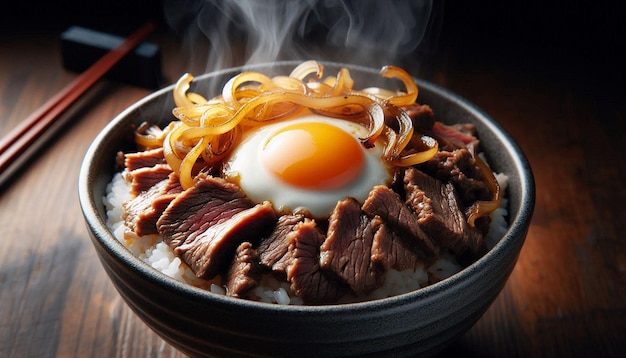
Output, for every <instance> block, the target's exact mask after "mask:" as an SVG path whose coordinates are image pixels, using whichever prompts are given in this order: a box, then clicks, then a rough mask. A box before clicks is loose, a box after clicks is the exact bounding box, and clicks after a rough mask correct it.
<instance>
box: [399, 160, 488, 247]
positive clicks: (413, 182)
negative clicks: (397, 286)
mask: <svg viewBox="0 0 626 358" xmlns="http://www.w3.org/2000/svg"><path fill="white" fill-rule="evenodd" d="M404 185H405V192H406V203H407V205H408V206H409V207H410V208H412V209H413V211H414V212H415V213H416V214H417V217H418V220H417V222H418V223H419V225H420V227H421V228H422V229H423V230H424V231H425V232H426V233H427V234H428V235H429V237H430V238H431V239H433V240H434V241H435V242H437V244H439V245H440V246H441V247H444V248H446V249H450V250H451V251H452V252H453V253H454V254H461V253H464V252H465V251H466V250H470V251H471V252H472V253H474V254H478V253H481V252H482V251H483V250H484V244H483V235H482V233H481V232H480V231H478V230H477V229H476V228H474V227H470V226H469V224H468V223H467V218H466V217H465V214H463V211H462V210H461V208H460V207H459V198H458V195H457V193H456V189H455V188H454V185H452V184H451V183H445V184H444V183H442V182H441V181H439V180H437V179H435V178H433V177H431V176H429V175H427V174H425V173H423V172H421V171H419V170H417V169H415V168H409V169H407V170H406V174H405V176H404Z"/></svg>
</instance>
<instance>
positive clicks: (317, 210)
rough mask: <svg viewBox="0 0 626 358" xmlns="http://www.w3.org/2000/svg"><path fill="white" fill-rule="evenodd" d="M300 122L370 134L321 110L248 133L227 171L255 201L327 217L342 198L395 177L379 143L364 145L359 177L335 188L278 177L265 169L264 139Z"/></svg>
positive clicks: (358, 194) (358, 134)
mask: <svg viewBox="0 0 626 358" xmlns="http://www.w3.org/2000/svg"><path fill="white" fill-rule="evenodd" d="M297 122H324V123H328V124H331V125H334V126H336V127H339V128H341V129H343V130H344V131H346V132H347V133H348V134H350V135H352V136H354V137H355V138H357V139H358V138H360V137H365V136H366V135H367V128H365V127H363V126H362V125H359V124H357V123H353V122H349V121H345V120H340V119H334V118H328V117H324V116H320V115H317V114H307V115H304V116H302V117H299V118H297V119H290V120H288V121H283V122H277V123H272V124H268V125H265V126H262V127H259V128H257V129H255V130H254V131H250V132H249V133H246V135H245V136H244V137H243V138H242V141H241V142H240V144H239V145H238V147H237V148H235V149H234V150H233V154H232V155H231V156H230V158H228V160H227V161H226V165H225V168H224V174H225V176H226V177H237V178H238V179H239V185H240V186H241V188H242V190H243V191H244V192H245V193H246V194H247V195H248V197H249V198H250V199H251V200H253V201H255V202H263V201H266V200H269V201H270V202H272V204H273V205H274V208H275V209H276V210H278V211H279V212H288V211H296V210H300V209H304V210H307V211H308V212H309V213H311V215H313V216H315V217H318V218H326V217H328V216H329V215H330V213H331V212H332V210H333V209H334V208H335V206H336V205H337V202H338V201H341V200H344V199H345V198H347V197H352V198H355V199H356V200H358V201H359V202H363V201H365V199H367V196H368V194H369V192H370V191H371V190H372V188H373V187H374V186H376V185H380V184H387V183H388V182H389V181H390V180H391V171H390V170H389V169H388V166H387V164H386V163H385V162H384V160H383V159H382V158H381V155H382V146H381V145H378V144H377V145H376V146H374V147H373V148H365V147H364V146H360V147H361V149H362V150H363V153H364V154H365V156H364V157H365V164H364V167H363V171H362V172H361V174H360V176H359V177H358V178H357V179H356V180H355V181H353V182H352V183H350V184H348V185H346V186H344V187H341V188H338V189H334V190H310V189H303V188H299V187H296V186H293V185H290V184H288V183H285V182H283V181H281V180H280V179H279V178H276V177H275V176H274V175H273V174H272V173H270V172H268V171H267V170H266V169H265V167H264V166H263V164H262V162H261V160H260V157H259V155H260V153H261V151H262V148H263V145H264V143H265V142H266V141H267V140H268V138H269V137H270V136H271V135H272V134H273V133H274V132H276V131H278V130H279V129H280V128H281V127H284V126H287V125H291V124H293V123H297ZM285 150H289V148H285Z"/></svg>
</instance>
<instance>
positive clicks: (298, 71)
mask: <svg viewBox="0 0 626 358" xmlns="http://www.w3.org/2000/svg"><path fill="white" fill-rule="evenodd" d="M311 74H315V77H317V78H318V79H319V78H322V76H323V75H324V66H323V65H322V64H321V63H319V62H317V61H313V60H310V61H305V62H302V63H301V64H299V65H298V66H296V68H294V69H293V70H292V71H291V74H289V77H292V78H295V79H298V80H300V81H304V79H305V78H307V77H308V76H310V75H311Z"/></svg>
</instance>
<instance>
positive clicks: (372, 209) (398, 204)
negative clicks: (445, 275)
mask: <svg viewBox="0 0 626 358" xmlns="http://www.w3.org/2000/svg"><path fill="white" fill-rule="evenodd" d="M362 209H363V211H365V212H366V213H367V214H368V215H369V216H370V217H374V216H376V215H378V216H380V218H381V219H382V220H383V222H385V224H387V225H388V226H389V228H390V229H391V230H393V231H396V232H397V233H398V234H400V236H401V237H402V238H403V239H404V240H406V243H407V246H408V247H410V248H411V249H413V250H415V251H416V252H418V253H421V254H422V255H423V256H424V258H433V257H435V256H436V255H437V254H438V253H439V248H438V247H437V246H436V245H435V244H434V243H433V242H432V241H431V239H430V238H429V237H428V235H426V233H424V231H423V230H422V229H421V228H420V227H419V225H418V223H417V216H416V215H415V213H413V211H411V209H409V207H407V206H406V204H405V203H404V202H403V200H402V199H401V198H400V196H399V195H398V194H397V193H396V192H394V191H393V190H391V189H390V188H388V187H386V186H382V185H378V186H375V187H374V189H372V191H371V192H370V194H369V196H368V198H367V199H366V200H365V202H364V203H363V208H362Z"/></svg>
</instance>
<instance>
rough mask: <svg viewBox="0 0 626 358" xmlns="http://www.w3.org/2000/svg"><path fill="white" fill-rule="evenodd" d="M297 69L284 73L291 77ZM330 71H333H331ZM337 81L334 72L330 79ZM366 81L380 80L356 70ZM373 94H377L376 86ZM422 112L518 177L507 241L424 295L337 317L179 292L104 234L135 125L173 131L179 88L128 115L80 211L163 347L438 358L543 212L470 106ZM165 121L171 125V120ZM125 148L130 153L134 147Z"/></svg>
mask: <svg viewBox="0 0 626 358" xmlns="http://www.w3.org/2000/svg"><path fill="white" fill-rule="evenodd" d="M294 66H295V63H285V64H282V65H277V66H276V71H277V73H282V74H284V73H288V72H289V71H290V70H291V69H292V68H293V67H294ZM328 67H331V68H332V67H333V66H332V64H329V66H328ZM240 71H241V69H233V70H231V71H224V72H222V73H217V74H210V75H205V76H200V77H198V78H197V79H196V82H194V83H198V85H197V86H198V87H195V88H196V89H195V90H196V91H197V92H200V93H216V92H214V91H213V92H210V91H211V90H210V89H209V87H212V88H214V89H217V88H220V87H221V86H222V85H223V83H224V81H225V80H226V79H227V78H229V77H230V76H232V75H233V74H235V73H238V72H240ZM327 73H329V72H327ZM351 74H352V75H353V77H354V78H355V83H357V84H358V83H365V82H361V81H359V77H361V76H365V77H367V78H370V79H371V78H372V75H375V76H377V75H378V74H377V71H376V70H370V69H362V68H354V67H352V68H351ZM368 85H369V84H368ZM418 85H419V87H420V95H419V102H421V103H426V104H428V105H430V106H431V107H432V108H433V110H434V111H435V115H436V118H437V119H439V120H442V121H444V122H447V123H452V122H458V123H467V122H470V123H474V124H475V125H476V127H477V129H478V132H479V136H480V138H481V142H482V143H483V148H484V149H485V151H486V154H487V156H488V160H489V162H490V163H491V164H492V166H493V167H495V168H496V169H497V170H498V171H501V172H505V173H506V174H507V175H509V180H510V185H509V190H508V192H507V196H508V198H509V205H510V207H509V220H510V221H511V222H512V223H513V225H512V226H511V229H510V230H509V232H508V233H507V235H506V236H505V238H504V239H503V240H502V241H501V242H500V243H499V244H498V245H497V246H496V248H495V249H493V250H491V251H490V252H489V253H488V254H487V255H486V256H485V257H483V258H482V259H480V260H479V261H478V262H476V263H475V264H473V265H471V266H470V267H468V268H467V269H465V270H464V271H463V272H461V273H460V274H458V275H456V276H454V277H453V278H450V279H448V280H444V281H442V282H440V283H438V284H435V285H432V286H430V287H427V288H425V289H422V290H419V291H416V292H413V293H410V294H407V295H402V296H398V297H394V298H391V299H386V300H379V301H376V302H369V303H361V304H353V305H346V306H329V307H293V306H289V307H283V306H278V305H267V304H261V303H256V302H249V301H243V300H236V299H231V298H225V297H221V296H217V295H213V294H211V293H208V292H204V291H202V290H199V289H195V288H192V287H189V286H187V285H184V284H180V283H178V282H175V281H174V280H172V279H170V278H168V277H166V276H165V275H163V274H161V273H158V272H156V271H155V270H153V269H152V268H150V267H149V266H148V265H146V264H144V263H142V262H140V261H139V260H138V259H137V258H136V257H134V256H133V255H132V254H130V252H129V251H128V250H126V249H125V248H124V247H123V246H122V245H121V243H119V242H118V241H117V240H115V239H114V238H113V237H112V235H111V234H110V232H108V230H107V229H106V225H105V221H104V218H105V209H104V206H103V202H102V197H103V195H104V193H105V187H106V184H107V183H108V182H109V181H110V180H111V178H112V175H113V172H114V158H115V154H116V153H117V152H118V151H119V150H123V149H125V148H126V147H125V146H126V145H127V143H129V135H130V134H131V130H130V124H139V123H141V122H142V121H146V120H149V121H152V122H155V121H156V122H159V121H158V119H161V122H160V123H161V124H163V123H164V122H169V121H170V120H171V117H169V116H168V115H167V113H170V112H171V109H172V108H173V106H174V104H173V101H172V99H171V87H170V88H167V89H164V90H161V91H159V92H157V93H155V94H153V95H151V96H148V97H147V98H146V99H144V100H142V101H140V102H138V104H136V105H135V106H131V107H130V108H129V109H128V110H126V111H125V112H123V113H122V114H120V115H119V116H118V117H117V118H116V119H115V120H114V121H113V122H112V123H111V124H110V125H109V126H108V127H107V129H106V130H105V131H103V132H102V133H101V134H100V135H99V136H98V137H97V138H96V139H95V140H94V143H93V144H92V147H90V149H89V151H88V152H87V155H86V156H85V162H84V164H83V168H81V174H80V179H79V180H80V182H79V196H80V200H81V206H82V208H83V213H84V215H85V218H86V221H87V224H88V226H89V229H90V234H91V238H92V242H93V244H94V247H95V248H96V251H97V253H98V256H99V258H100V260H101V262H102V265H103V267H104V268H105V270H106V272H107V274H108V275H109V276H110V278H111V280H112V282H113V283H114V285H115V287H116V288H117V289H118V291H119V292H120V294H121V296H122V297H123V298H124V300H125V301H126V302H127V304H128V305H129V306H130V307H131V308H132V310H133V311H134V312H135V313H136V314H137V315H138V316H139V317H140V318H141V319H142V320H143V321H144V322H145V323H146V324H147V325H148V326H150V327H151V328H152V329H153V330H154V331H155V332H157V333H158V334H159V335H160V336H161V337H163V338H164V339H165V340H167V341H168V342H169V343H171V344H172V345H173V346H175V347H177V348H178V349H180V350H181V351H183V352H185V353H187V354H189V355H191V356H201V355H211V356H271V357H278V356H294V355H298V356H326V357H331V356H358V355H369V354H374V353H375V354H376V355H377V356H394V357H397V356H404V355H406V356H414V355H416V354H432V353H435V352H437V351H439V350H441V349H442V348H443V347H445V345H447V344H448V343H449V342H450V341H451V340H453V339H455V338H456V337H458V336H459V335H461V334H462V333H464V332H465V331H467V330H468V329H469V328H470V327H471V326H472V325H473V324H474V323H475V322H476V321H477V320H478V319H479V318H480V317H481V315H482V314H483V313H484V312H485V310H486V309H487V308H488V307H489V305H490V304H491V302H492V301H493V300H494V299H495V298H496V297H497V295H498V293H499V292H500V290H501V289H502V287H503V286H504V284H505V282H506V280H507V278H508V276H509V274H510V273H511V271H512V269H513V267H514V265H515V262H516V260H517V256H518V254H519V251H520V250H521V247H522V245H523V242H524V238H525V235H526V232H527V229H528V226H529V222H530V217H531V215H532V210H533V207H534V182H533V178H532V173H531V171H530V168H529V167H528V163H527V161H526V159H525V158H524V156H523V154H522V153H521V151H520V150H519V148H518V147H517V146H516V144H515V143H514V142H513V141H512V140H511V138H509V137H508V135H507V134H506V133H505V132H504V131H503V130H502V129H501V128H500V127H499V126H498V125H497V124H495V123H493V122H491V120H490V119H489V118H488V117H487V116H486V115H485V114H484V113H482V112H480V111H479V110H478V109H476V108H474V107H473V106H472V105H471V104H469V103H467V102H466V101H464V100H463V99H461V98H459V97H457V96H455V95H454V94H451V93H449V92H447V91H445V90H443V89H441V88H439V87H436V86H434V85H432V84H429V83H424V82H421V81H420V82H418ZM164 114H165V115H164ZM125 143H126V144H125Z"/></svg>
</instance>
